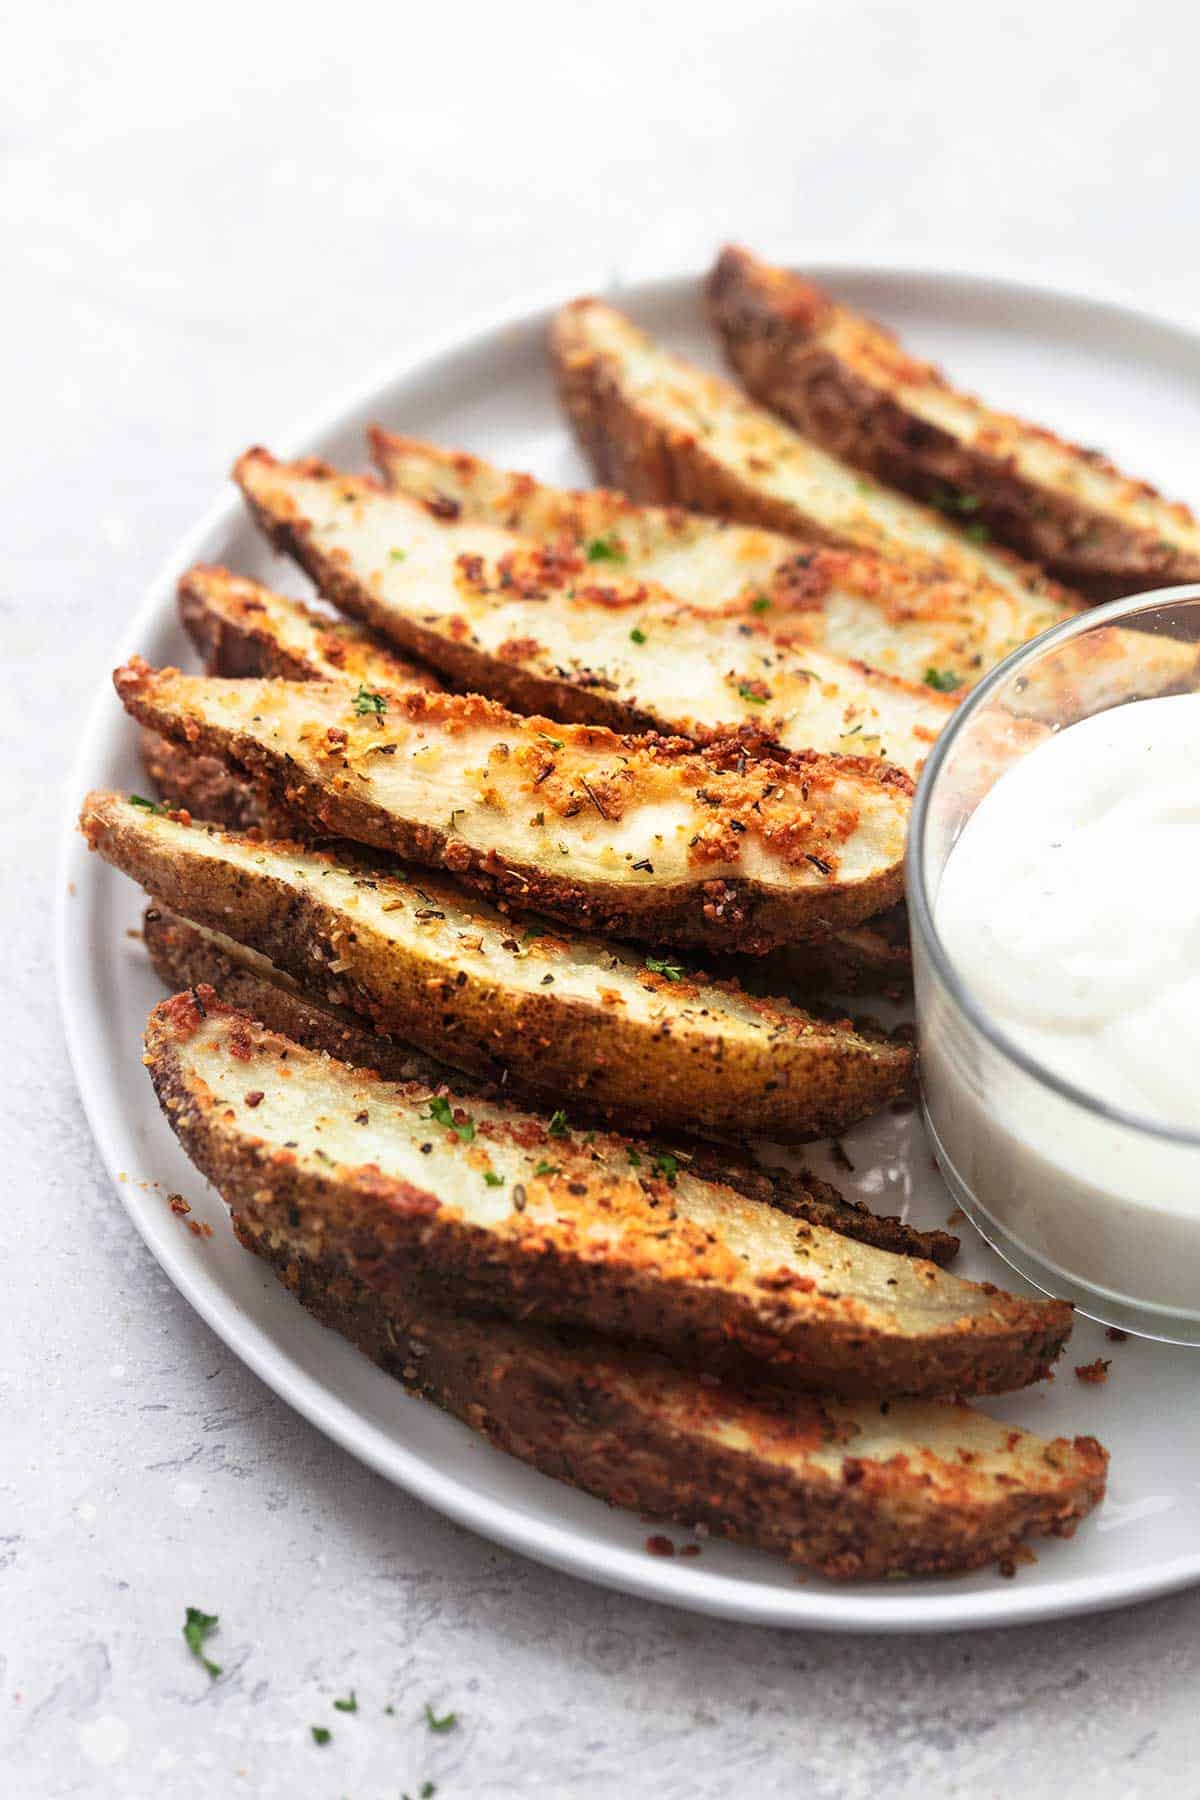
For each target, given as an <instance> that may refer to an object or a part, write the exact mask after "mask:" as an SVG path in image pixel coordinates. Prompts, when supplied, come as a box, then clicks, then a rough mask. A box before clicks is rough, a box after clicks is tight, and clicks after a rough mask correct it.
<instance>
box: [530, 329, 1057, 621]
mask: <svg viewBox="0 0 1200 1800" xmlns="http://www.w3.org/2000/svg"><path fill="white" fill-rule="evenodd" d="M550 347H551V355H552V358H553V361H554V368H555V374H556V376H557V379H558V385H559V392H560V394H561V395H562V399H563V404H564V405H565V407H566V409H567V413H568V416H569V418H570V420H571V423H572V424H573V426H574V427H575V431H576V433H577V435H578V437H579V440H580V442H581V444H582V445H583V447H584V449H585V450H586V451H587V453H588V455H589V456H590V457H591V460H592V463H593V465H594V467H595V469H596V473H597V476H598V477H599V479H600V480H601V481H608V482H612V483H613V485H614V486H617V487H621V488H624V490H625V492H626V493H627V494H629V495H631V496H632V498H633V499H635V500H649V501H656V502H660V503H661V502H677V503H679V504H681V505H684V506H694V507H696V508H697V510H698V511H700V512H710V513H719V514H721V515H722V516H724V517H727V518H731V519H740V520H742V521H743V522H744V523H745V524H748V525H765V526H769V527H771V528H773V529H774V530H776V531H790V532H793V533H795V534H796V535H797V536H800V537H811V538H814V539H816V540H817V541H819V542H822V543H828V544H840V545H845V546H849V547H852V548H859V549H866V550H875V551H880V552H882V553H883V554H884V555H886V556H888V557H892V558H895V559H897V560H899V561H901V562H907V563H910V564H912V565H913V566H914V567H916V568H917V569H919V570H921V571H922V572H924V573H926V574H933V575H935V576H940V577H943V578H944V577H950V578H953V579H958V580H963V581H967V582H971V583H973V584H975V585H977V586H982V587H983V588H985V589H986V588H989V587H999V588H1001V589H1004V590H1006V591H1007V592H1008V593H1010V594H1014V595H1016V596H1017V597H1018V599H1019V600H1020V602H1021V604H1022V606H1023V607H1024V608H1026V609H1027V612H1028V616H1029V617H1030V619H1031V620H1032V619H1033V618H1034V617H1035V616H1040V617H1041V618H1042V621H1043V624H1044V625H1048V624H1052V623H1054V622H1056V621H1057V620H1058V619H1060V618H1063V617H1066V616H1068V615H1069V614H1070V613H1071V612H1072V611H1074V610H1077V608H1078V606H1079V604H1080V602H1079V599H1078V597H1077V596H1074V595H1071V594H1069V593H1068V592H1067V591H1066V590H1065V589H1063V588H1060V587H1059V586H1057V585H1056V583H1054V582H1053V581H1051V580H1050V579H1049V578H1048V577H1047V576H1046V575H1044V574H1043V573H1042V572H1041V571H1040V570H1039V569H1036V568H1034V567H1033V566H1032V565H1031V564H1028V563H1022V562H1020V561H1019V560H1018V559H1017V558H1016V557H1014V556H1011V555H1010V554H1009V553H1008V552H1007V551H1000V550H996V549H995V548H993V547H992V546H990V545H984V544H978V543H975V542H973V541H972V537H971V535H970V534H969V530H968V529H963V528H961V527H959V526H957V525H955V524H952V523H951V522H950V520H949V519H946V518H945V517H943V515H942V514H940V513H938V512H935V511H934V510H933V508H932V507H926V506H920V505H918V504H917V502H916V501H914V500H910V499H909V498H908V497H907V496H906V495H904V494H899V493H896V492H894V491H893V490H892V489H890V488H887V487H883V486H881V485H880V484H879V483H878V482H875V481H872V480H871V479H870V478H869V477H867V476H864V475H863V474H862V473H861V471H859V470H856V469H852V468H850V467H849V465H848V464H846V463H843V462H839V461H838V460H837V458H836V457H833V456H830V455H829V454H828V452H827V451H825V450H822V449H821V448H820V447H819V446H818V445H816V444H813V443H810V442H809V440H808V439H807V438H804V437H801V436H800V435H799V433H797V432H796V431H793V430H792V429H791V427H790V426H788V425H785V424H784V423H783V422H782V421H781V420H780V419H778V418H776V417H775V415H774V414H773V413H770V412H768V411H767V410H766V409H765V408H764V407H760V406H757V405H755V403H754V402H753V401H751V400H748V399H747V398H746V396H745V395H744V394H742V393H740V392H739V390H738V389H737V388H735V387H733V386H732V385H731V383H729V382H728V381H723V380H721V379H720V378H719V377H718V376H715V375H708V374H705V373H704V372H703V371H702V370H701V369H698V368H696V367H695V366H694V365H693V364H691V363H689V362H687V361H686V360H685V359H684V358H683V357H680V356H674V355H672V354H671V353H670V352H669V351H667V350H664V349H662V348H661V347H660V346H659V345H657V344H655V343H654V342H653V341H652V340H651V339H650V338H648V337H647V336H646V334H645V333H644V332H641V331H639V330H638V329H637V327H636V326H635V325H633V324H632V322H631V321H630V320H629V319H627V318H625V317H624V316H623V315H622V314H621V313H619V312H617V311H616V310H615V308H613V307H611V306H606V305H605V304H604V303H603V302H602V301H599V300H576V301H574V302H572V304H571V305H569V306H565V307H564V308H563V309H562V311H561V312H560V313H559V314H558V316H557V318H556V319H555V321H554V325H553V327H552V331H551V340H550ZM967 524H968V527H969V521H968V522H967ZM1039 629H1040V627H1039ZM1032 635H1033V632H1032V631H1029V632H1026V633H1025V636H1032Z"/></svg>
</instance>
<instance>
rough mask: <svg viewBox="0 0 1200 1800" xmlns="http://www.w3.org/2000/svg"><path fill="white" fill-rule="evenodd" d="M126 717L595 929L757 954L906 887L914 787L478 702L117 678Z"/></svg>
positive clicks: (871, 909)
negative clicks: (618, 733)
mask: <svg viewBox="0 0 1200 1800" xmlns="http://www.w3.org/2000/svg"><path fill="white" fill-rule="evenodd" d="M114 681H115V684H116V687H117V691H118V693H119V694H120V696H121V699H122V701H123V703H124V705H125V707H126V709H127V710H128V711H129V712H130V713H132V714H133V716H134V717H135V718H138V719H139V720H140V721H141V722H142V723H143V724H145V725H149V726H151V727H153V728H154V729H155V730H157V731H159V732H161V733H163V734H164V735H166V736H168V737H171V738H172V739H173V740H174V741H175V742H177V743H183V744H185V745H188V746H190V747H191V748H192V749H194V750H196V751H198V752H200V753H201V754H205V755H215V756H219V757H221V758H222V759H223V760H225V761H229V762H233V763H236V764H238V765H239V766H241V767H243V768H246V769H248V770H249V771H250V772H251V773H252V774H253V775H255V777H256V778H257V779H258V780H259V781H260V782H261V783H262V784H263V785H264V786H265V787H266V789H267V791H268V793H269V794H270V796H271V798H272V800H273V801H274V802H275V803H276V804H278V805H282V806H284V807H285V808H289V809H293V810H295V811H298V812H300V813H301V814H302V815H303V816H304V817H305V818H306V819H307V820H308V822H309V825H310V827H312V828H314V829H316V830H318V831H324V832H326V833H328V834H332V835H335V836H338V837H347V838H351V839H354V840H355V841H357V842H360V843H364V844H370V845H373V846H375V847H377V848H380V849H384V850H391V851H394V852H396V853H397V854H398V855H400V856H402V857H404V858H405V859H407V860H411V861H415V862H419V863H422V864H423V865H425V866H426V867H433V868H438V867H441V868H445V869H447V870H449V871H450V872H452V873H453V874H454V875H455V876H456V877H457V878H458V879H459V880H460V881H461V882H464V883H465V884H467V885H468V886H471V887H475V888H479V889H482V890H483V891H485V892H488V893H491V894H495V895H499V896H501V897H503V898H505V899H510V900H512V901H515V902H519V903H521V904H523V905H527V906H530V907H532V908H534V909H535V910H537V911H539V912H543V913H546V914H548V915H549V916H551V917H553V918H557V919H560V920H561V921H562V922H564V923H567V924H571V925H574V926H576V927H580V928H583V929H585V930H597V931H599V932H601V934H602V935H606V936H607V935H612V936H617V937H620V936H630V937H639V938H643V939H647V940H649V941H651V942H662V941H666V942H670V943H673V944H708V945H711V946H713V947H717V948H722V949H740V950H748V951H751V952H753V953H756V954H757V953H761V952H763V951H766V950H769V949H771V948H773V947H774V946H775V945H777V944H780V943H784V942H787V941H789V940H790V939H792V938H795V937H804V936H811V935H813V934H814V933H819V932H821V931H822V930H824V929H837V928H839V927H841V926H843V925H849V924H858V923H860V922H861V921H862V920H863V919H865V918H869V917H870V916H871V915H872V914H873V913H875V912H878V911H880V910H881V909H882V908H883V907H885V906H889V905H891V904H892V903H893V902H894V901H895V900H896V899H898V898H899V895H900V890H901V887H902V885H903V852H904V836H905V828H906V823H907V814H908V807H909V803H910V799H911V795H912V783H911V781H909V779H908V778H907V777H906V776H905V775H904V774H903V773H902V772H901V771H900V770H898V769H895V768H891V767H888V766H886V765H881V764H879V763H878V762H872V761H869V760H868V759H866V758H854V757H820V756H807V755H795V756H791V757H789V758H787V759H786V760H785V761H778V762H776V761H763V760H758V759H757V758H756V757H755V756H754V755H753V751H754V749H755V747H756V746H755V745H754V744H753V743H749V744H748V743H747V742H746V741H745V740H737V741H731V742H730V743H728V744H724V745H713V746H710V747H708V748H705V749H698V748H697V747H696V746H694V745H692V744H690V743H688V742H686V741H684V740H681V739H672V738H660V737H654V736H646V737H640V738H631V737H618V736H615V735H614V734H613V733H611V732H608V731H604V730H601V729H599V728H595V727H588V726H577V725H559V724H556V723H554V722H553V721H551V720H547V719H539V718H536V717H534V718H518V717H516V716H515V715H513V714H512V713H509V712H506V711H505V710H504V709H503V708H502V707H499V706H497V705H495V704H494V703H493V702H490V701H486V700H482V699H480V698H478V697H477V696H474V695H466V696H461V695H448V694H429V693H408V694H403V695H395V694H392V695H387V696H384V695H382V694H377V695H369V694H368V695H363V694H361V693H360V694H359V695H358V696H355V695H353V694H352V693H351V691H350V689H349V688H348V687H347V686H345V685H343V684H341V683H334V682H303V683H297V682H286V681H251V680H246V681H223V680H219V679H216V678H205V677H197V676H188V675H181V674H180V673H179V672H178V671H177V670H173V669H168V670H158V671H156V670H154V669H151V668H150V667H149V665H148V664H146V663H144V662H143V661H142V660H141V659H140V658H134V659H133V661H131V662H130V663H128V664H127V665H125V667H124V668H122V669H119V670H117V671H116V673H115V676H114Z"/></svg>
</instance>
